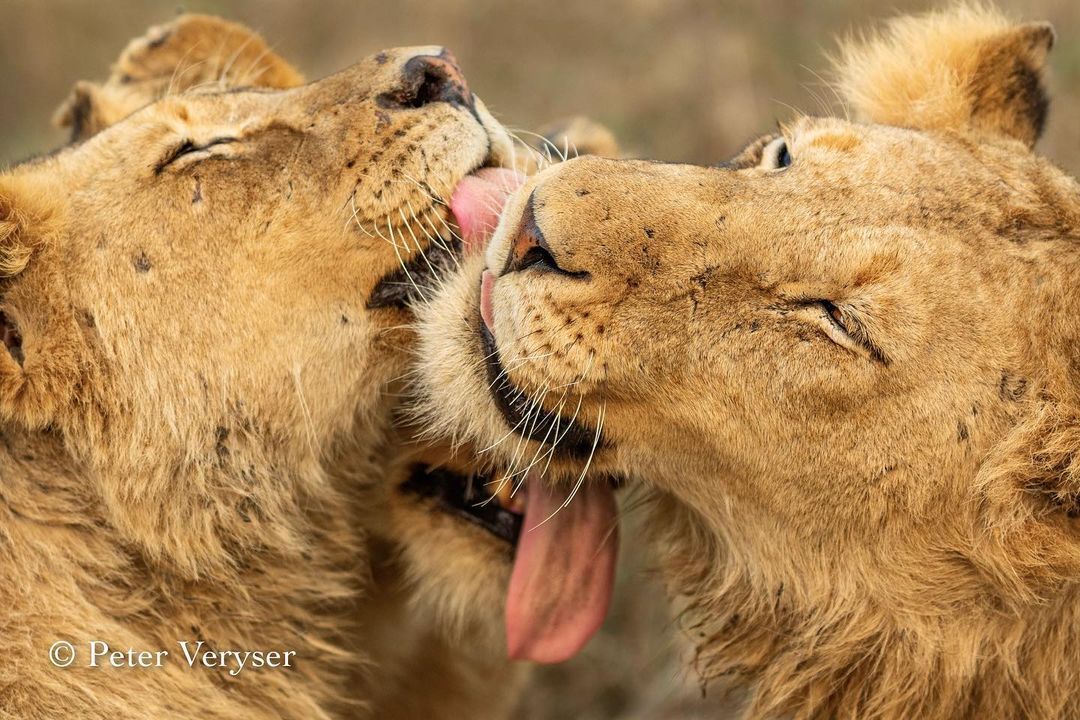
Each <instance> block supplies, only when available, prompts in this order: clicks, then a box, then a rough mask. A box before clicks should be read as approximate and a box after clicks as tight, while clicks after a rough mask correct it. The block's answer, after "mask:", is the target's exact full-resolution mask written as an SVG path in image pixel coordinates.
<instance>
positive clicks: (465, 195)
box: [450, 168, 525, 255]
mask: <svg viewBox="0 0 1080 720" xmlns="http://www.w3.org/2000/svg"><path fill="white" fill-rule="evenodd" d="M524 182H525V176H524V175H522V174H521V173H519V172H517V171H516V170H506V169H504V168H483V169H482V170H478V171H477V172H475V173H473V174H472V175H469V176H467V177H465V178H463V179H462V180H461V182H460V183H458V186H457V188H455V189H454V194H453V195H452V196H451V197H450V211H451V212H453V213H454V217H455V218H457V223H458V227H459V228H461V237H462V239H463V240H464V241H465V254H466V255H468V254H470V253H473V252H477V251H481V250H483V249H484V246H485V245H486V244H487V241H488V239H489V238H491V234H492V233H493V232H495V226H496V225H497V224H498V222H499V213H501V212H502V209H503V205H505V204H506V198H508V197H509V196H510V194H511V193H513V192H514V191H515V190H517V189H518V188H519V187H521V185H522V183H524Z"/></svg>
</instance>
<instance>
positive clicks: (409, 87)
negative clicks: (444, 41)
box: [382, 50, 473, 109]
mask: <svg viewBox="0 0 1080 720" xmlns="http://www.w3.org/2000/svg"><path fill="white" fill-rule="evenodd" d="M382 98H383V99H384V100H385V101H388V102H390V103H391V104H393V105H395V106H397V107H399V108H421V107H424V106H425V105H430V104H431V103H437V102H444V103H449V104H451V105H456V106H460V107H467V108H470V109H471V108H472V106H473V97H472V93H471V92H470V91H469V86H468V84H467V83H466V82H465V76H464V75H463V74H462V72H461V68H459V67H458V64H457V60H456V59H455V58H454V55H453V53H451V52H450V51H449V50H443V51H442V52H441V53H439V54H438V55H417V56H415V57H412V58H410V59H409V60H407V61H406V62H405V64H404V65H402V67H401V84H400V85H399V87H398V88H397V89H396V90H393V91H391V92H388V93H384V94H383V96H382Z"/></svg>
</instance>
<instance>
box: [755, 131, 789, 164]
mask: <svg viewBox="0 0 1080 720" xmlns="http://www.w3.org/2000/svg"><path fill="white" fill-rule="evenodd" d="M789 165H791V152H790V151H789V150H788V144H787V140H786V139H784V138H782V137H778V138H776V139H775V140H773V141H772V142H771V143H769V144H768V145H766V146H765V149H764V150H763V151H762V153H761V167H763V168H765V169H766V170H782V169H783V168H786V167H788V166H789Z"/></svg>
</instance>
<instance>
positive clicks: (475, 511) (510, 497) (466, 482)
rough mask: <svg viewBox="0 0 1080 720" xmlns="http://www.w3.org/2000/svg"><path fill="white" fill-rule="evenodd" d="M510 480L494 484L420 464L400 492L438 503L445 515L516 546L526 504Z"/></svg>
mask: <svg viewBox="0 0 1080 720" xmlns="http://www.w3.org/2000/svg"><path fill="white" fill-rule="evenodd" d="M512 484H513V483H511V482H510V481H509V480H494V479H493V478H492V476H490V475H485V474H481V473H475V472H474V473H470V474H467V475H466V474H462V473H459V472H455V471H453V470H450V469H447V468H443V467H434V466H431V465H425V464H422V463H417V464H415V465H413V466H412V467H411V468H410V470H409V478H408V479H407V480H406V481H405V482H404V483H402V485H401V489H402V491H404V492H407V493H411V494H413V495H416V496H418V497H422V498H427V499H430V500H433V501H435V502H436V503H437V504H438V506H439V507H440V509H442V510H443V511H445V512H447V513H449V514H451V515H453V516H455V517H459V518H462V519H463V520H466V521H468V522H470V523H472V524H473V525H476V526H477V527H480V528H483V529H484V530H487V531H488V532H489V533H491V534H492V535H494V536H495V537H497V538H499V539H500V540H503V541H505V542H507V543H509V544H510V545H511V546H516V545H517V542H518V538H519V537H520V535H521V525H522V522H523V521H524V510H525V503H524V501H523V500H522V498H521V495H520V494H519V493H513V492H512V488H511V485H512Z"/></svg>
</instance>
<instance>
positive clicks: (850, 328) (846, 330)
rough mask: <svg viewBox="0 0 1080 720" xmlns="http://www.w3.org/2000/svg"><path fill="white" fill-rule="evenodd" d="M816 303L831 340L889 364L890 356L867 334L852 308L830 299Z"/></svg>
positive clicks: (822, 323)
mask: <svg viewBox="0 0 1080 720" xmlns="http://www.w3.org/2000/svg"><path fill="white" fill-rule="evenodd" d="M814 305H816V306H817V309H818V312H819V313H820V319H821V326H822V329H823V330H824V332H825V334H826V335H827V336H828V337H829V339H830V340H832V341H833V342H835V343H836V344H837V345H839V346H841V347H843V348H846V349H848V350H851V351H852V352H854V353H856V354H857V355H863V356H864V357H870V358H872V359H874V360H877V361H878V362H880V363H882V364H884V365H888V364H889V358H888V357H887V356H886V355H885V353H884V352H883V351H882V350H881V348H880V347H879V346H878V345H877V344H876V343H875V342H874V341H873V340H872V339H871V337H870V336H869V335H868V334H867V332H866V329H865V328H864V327H863V325H862V324H861V323H860V322H859V321H858V319H857V318H856V317H855V316H854V313H852V312H851V311H850V309H845V308H842V307H840V306H839V305H837V304H836V303H834V302H832V301H830V300H817V301H816V302H815V303H814Z"/></svg>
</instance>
